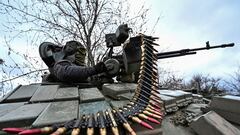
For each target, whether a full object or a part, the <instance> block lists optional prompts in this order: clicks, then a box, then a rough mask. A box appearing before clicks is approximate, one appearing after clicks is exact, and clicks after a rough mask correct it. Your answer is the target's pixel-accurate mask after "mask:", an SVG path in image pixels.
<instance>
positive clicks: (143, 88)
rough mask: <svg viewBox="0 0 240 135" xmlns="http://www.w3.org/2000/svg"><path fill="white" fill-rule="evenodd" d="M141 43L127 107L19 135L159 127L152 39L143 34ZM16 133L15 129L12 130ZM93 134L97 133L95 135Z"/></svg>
mask: <svg viewBox="0 0 240 135" xmlns="http://www.w3.org/2000/svg"><path fill="white" fill-rule="evenodd" d="M139 37H140V39H141V53H142V58H141V64H140V71H139V73H140V75H139V80H138V86H137V88H136V90H135V94H134V96H133V97H132V99H131V100H130V101H129V103H128V104H126V105H124V106H123V107H121V108H114V109H108V110H103V111H100V112H98V113H97V114H84V115H82V116H81V118H80V119H74V120H71V121H68V122H66V123H65V124H62V125H53V126H51V127H44V128H40V129H28V130H23V131H21V130H19V131H20V134H21V135H27V134H28V135H30V134H49V133H51V135H62V134H64V133H65V132H67V131H70V130H71V134H72V135H78V134H80V131H81V130H82V129H86V133H87V135H93V134H94V130H96V129H99V131H97V132H98V133H99V134H101V135H106V134H107V128H110V129H111V130H112V133H113V134H114V135H119V130H118V127H123V128H124V129H125V130H126V131H125V132H127V133H129V134H131V135H135V134H136V133H135V131H134V130H133V129H132V127H131V126H130V124H129V123H128V120H130V121H132V122H136V123H138V124H140V125H141V126H143V127H145V128H148V129H153V127H152V126H151V125H150V124H148V123H147V122H145V121H149V122H152V123H156V124H161V121H162V118H163V113H162V101H161V99H160V97H159V94H160V93H159V92H158V91H157V90H158V87H159V84H158V82H159V81H158V68H157V55H156V54H157V50H156V49H154V47H155V46H156V45H158V44H156V43H154V41H155V39H156V38H154V37H151V36H146V35H143V34H140V35H139ZM13 130H16V132H17V129H16V128H15V129H12V131H13ZM4 131H6V132H8V131H11V128H5V129H4ZM95 133H96V132H95Z"/></svg>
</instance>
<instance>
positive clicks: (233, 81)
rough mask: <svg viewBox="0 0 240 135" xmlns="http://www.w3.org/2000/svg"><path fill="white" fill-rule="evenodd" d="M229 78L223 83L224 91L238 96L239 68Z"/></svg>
mask: <svg viewBox="0 0 240 135" xmlns="http://www.w3.org/2000/svg"><path fill="white" fill-rule="evenodd" d="M230 77H231V78H230V79H229V80H227V81H225V83H226V89H227V90H228V91H231V92H232V94H237V95H240V66H239V67H238V69H237V70H236V71H235V72H234V73H233V74H232V75H230Z"/></svg>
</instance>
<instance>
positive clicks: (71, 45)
mask: <svg viewBox="0 0 240 135" xmlns="http://www.w3.org/2000/svg"><path fill="white" fill-rule="evenodd" d="M63 49H64V52H65V54H66V56H67V58H68V59H69V60H71V61H72V62H74V63H75V64H77V65H79V66H84V65H85V58H86V49H85V47H84V46H83V45H82V44H81V43H80V42H78V41H74V40H72V41H68V42H67V43H66V45H65V46H64V48H63Z"/></svg>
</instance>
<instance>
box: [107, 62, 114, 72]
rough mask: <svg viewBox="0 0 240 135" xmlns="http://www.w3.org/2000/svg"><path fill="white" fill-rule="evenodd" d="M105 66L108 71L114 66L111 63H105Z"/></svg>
mask: <svg viewBox="0 0 240 135" xmlns="http://www.w3.org/2000/svg"><path fill="white" fill-rule="evenodd" d="M105 66H106V68H107V71H110V70H112V69H113V68H114V66H113V64H106V63H105Z"/></svg>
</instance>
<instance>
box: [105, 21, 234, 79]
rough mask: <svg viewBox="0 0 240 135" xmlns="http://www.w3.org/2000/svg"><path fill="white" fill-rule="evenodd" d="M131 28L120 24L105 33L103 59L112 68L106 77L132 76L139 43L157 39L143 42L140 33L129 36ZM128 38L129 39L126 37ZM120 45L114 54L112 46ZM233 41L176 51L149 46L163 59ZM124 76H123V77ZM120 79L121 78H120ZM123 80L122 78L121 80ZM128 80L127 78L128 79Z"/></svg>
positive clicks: (137, 63) (137, 64) (138, 60)
mask: <svg viewBox="0 0 240 135" xmlns="http://www.w3.org/2000/svg"><path fill="white" fill-rule="evenodd" d="M130 30H131V28H129V27H128V26H127V24H123V25H120V26H119V27H118V29H117V30H116V32H115V33H110V34H106V36H105V38H106V46H107V48H108V49H107V51H106V54H107V55H106V57H104V61H105V63H106V64H112V65H113V66H112V67H113V68H112V70H110V71H109V72H108V73H107V76H108V77H114V76H118V78H122V77H123V76H128V77H129V76H132V74H135V73H138V72H139V68H140V65H141V57H142V55H143V54H142V51H141V45H142V44H154V45H158V44H156V43H154V41H155V40H156V39H158V38H157V37H152V36H146V35H144V37H145V39H146V40H145V41H144V42H143V40H142V38H141V34H140V35H138V36H135V37H130V38H129V32H130ZM128 38H129V39H128ZM149 39H150V40H149ZM119 46H122V54H120V55H114V51H113V48H114V47H119ZM233 46H234V43H229V44H222V45H216V46H210V43H209V41H207V42H206V47H200V48H192V49H181V50H176V51H168V52H161V53H157V50H155V49H154V48H151V49H152V50H154V52H155V53H156V56H157V57H156V59H165V58H173V57H180V56H186V55H193V54H196V53H197V51H201V50H210V49H216V48H226V47H233ZM123 78H125V77H123ZM120 80H121V79H120ZM121 81H124V80H121ZM128 81H129V80H128Z"/></svg>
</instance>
